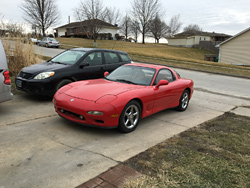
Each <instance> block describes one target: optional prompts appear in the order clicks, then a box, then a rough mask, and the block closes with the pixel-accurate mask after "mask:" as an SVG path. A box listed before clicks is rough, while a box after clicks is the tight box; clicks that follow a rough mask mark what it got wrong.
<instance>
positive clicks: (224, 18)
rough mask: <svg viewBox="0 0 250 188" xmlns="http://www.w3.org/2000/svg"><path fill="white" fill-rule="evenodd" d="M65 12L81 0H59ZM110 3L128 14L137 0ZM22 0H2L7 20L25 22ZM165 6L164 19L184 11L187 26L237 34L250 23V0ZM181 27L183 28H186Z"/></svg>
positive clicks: (170, 1)
mask: <svg viewBox="0 0 250 188" xmlns="http://www.w3.org/2000/svg"><path fill="white" fill-rule="evenodd" d="M55 1H56V2H57V4H58V9H59V11H60V14H61V20H60V23H59V24H58V25H56V26H60V25H63V24H67V22H68V16H71V21H76V20H75V18H74V13H73V9H74V8H75V7H77V5H78V4H79V2H80V0H55ZM102 1H103V4H104V5H105V6H107V7H115V8H117V9H119V10H120V13H121V14H122V15H124V14H125V13H126V11H129V10H130V9H131V2H132V1H133V0H127V1H125V0H102ZM21 2H22V0H1V3H0V13H2V15H4V18H5V19H7V20H12V22H14V23H20V22H24V20H23V18H22V12H21V9H20V8H19V5H20V4H21ZM161 5H162V8H163V10H164V14H165V15H164V18H163V19H164V20H165V21H166V22H169V20H170V18H171V17H172V16H174V15H178V14H180V20H181V22H182V29H183V27H185V26H187V25H189V24H197V25H199V26H200V27H201V28H202V29H203V31H207V32H213V31H214V32H217V33H226V34H230V35H235V34H237V33H238V32H240V31H242V30H244V29H246V28H248V27H250V1H249V0H237V1H235V0H209V1H203V0H161ZM182 29H181V30H180V32H181V31H182Z"/></svg>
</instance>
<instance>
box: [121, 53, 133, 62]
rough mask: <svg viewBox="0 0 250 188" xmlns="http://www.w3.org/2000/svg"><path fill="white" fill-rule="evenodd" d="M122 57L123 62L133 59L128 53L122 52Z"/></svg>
mask: <svg viewBox="0 0 250 188" xmlns="http://www.w3.org/2000/svg"><path fill="white" fill-rule="evenodd" d="M120 57H121V59H122V61H123V62H127V61H131V59H130V58H129V56H128V55H125V54H120Z"/></svg>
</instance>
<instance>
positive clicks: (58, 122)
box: [0, 48, 250, 188]
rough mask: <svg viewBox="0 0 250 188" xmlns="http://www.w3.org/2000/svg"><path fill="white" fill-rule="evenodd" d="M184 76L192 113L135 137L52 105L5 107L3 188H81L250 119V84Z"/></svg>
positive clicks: (0, 138)
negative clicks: (173, 142) (65, 114)
mask: <svg viewBox="0 0 250 188" xmlns="http://www.w3.org/2000/svg"><path fill="white" fill-rule="evenodd" d="M44 49H46V48H44ZM46 50H47V49H46ZM48 50H50V49H48ZM51 50H53V51H54V49H51ZM56 50H57V49H56ZM46 53H47V52H46ZM178 72H179V73H180V74H181V75H182V77H188V78H191V79H193V80H194V82H195V88H196V90H195V92H194V95H193V98H192V99H191V101H190V105H189V107H188V109H187V110H186V111H185V112H177V111H175V110H165V111H162V112H159V113H157V114H155V115H153V116H150V117H147V118H145V119H143V120H142V121H141V122H140V125H139V126H138V128H137V129H136V130H135V131H134V132H132V133H129V134H121V133H119V132H117V131H116V130H103V129H98V128H89V127H84V126H80V125H77V124H74V123H72V122H69V121H66V120H64V119H62V118H60V117H59V116H58V115H57V114H56V113H55V111H54V108H53V104H52V102H51V101H50V99H44V98H37V97H34V96H31V95H27V94H24V95H19V96H15V97H14V99H13V100H12V101H9V102H5V103H1V104H0V117H1V121H0V174H1V175H0V188H5V187H6V188H7V187H12V188H15V187H16V188H19V187H41V188H42V187H67V188H68V187H76V186H78V185H80V184H82V183H83V182H85V181H87V180H89V179H91V178H93V177H95V176H97V175H99V174H100V173H102V172H104V171H106V170H108V169H109V168H110V167H113V166H115V165H117V164H119V163H120V162H123V161H125V160H127V159H129V158H130V157H132V156H134V155H136V154H138V153H140V152H142V151H144V150H146V149H148V148H149V147H152V146H154V145H155V144H158V143H160V142H162V141H164V140H165V139H167V138H170V137H172V136H173V135H175V134H178V133H180V132H182V131H184V130H186V129H188V128H191V127H194V126H197V125H199V124H200V123H203V122H205V121H208V120H210V119H213V118H215V117H217V116H220V115H222V114H223V113H225V112H228V111H232V112H235V113H239V112H243V113H246V114H250V112H249V111H250V109H247V108H244V106H250V96H249V95H250V94H249V93H250V92H249V89H248V88H249V87H246V86H249V85H250V80H248V79H240V78H233V77H227V76H219V75H213V74H207V73H200V72H194V71H187V70H181V69H178Z"/></svg>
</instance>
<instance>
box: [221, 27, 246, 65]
mask: <svg viewBox="0 0 250 188" xmlns="http://www.w3.org/2000/svg"><path fill="white" fill-rule="evenodd" d="M249 52H250V30H248V31H247V32H245V33H242V34H241V35H239V36H237V37H235V38H233V39H232V40H230V41H228V42H226V43H224V44H222V45H221V46H220V57H219V62H221V63H228V64H242V65H250V53H249Z"/></svg>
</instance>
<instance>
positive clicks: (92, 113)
mask: <svg viewBox="0 0 250 188" xmlns="http://www.w3.org/2000/svg"><path fill="white" fill-rule="evenodd" d="M88 114H91V115H96V116H102V115H103V112H99V111H88Z"/></svg>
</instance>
